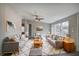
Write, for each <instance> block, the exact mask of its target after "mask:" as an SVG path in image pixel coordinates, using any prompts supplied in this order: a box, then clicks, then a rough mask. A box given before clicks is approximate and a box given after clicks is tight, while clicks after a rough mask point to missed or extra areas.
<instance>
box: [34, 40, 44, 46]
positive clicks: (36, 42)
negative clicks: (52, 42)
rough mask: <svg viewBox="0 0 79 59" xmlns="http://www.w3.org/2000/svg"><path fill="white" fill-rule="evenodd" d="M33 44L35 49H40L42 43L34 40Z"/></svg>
mask: <svg viewBox="0 0 79 59" xmlns="http://www.w3.org/2000/svg"><path fill="white" fill-rule="evenodd" d="M33 44H34V47H35V48H40V47H42V44H43V42H42V40H41V39H34V41H33Z"/></svg>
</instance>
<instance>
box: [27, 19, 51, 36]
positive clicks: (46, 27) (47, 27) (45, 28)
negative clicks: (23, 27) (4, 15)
mask: <svg viewBox="0 0 79 59" xmlns="http://www.w3.org/2000/svg"><path fill="white" fill-rule="evenodd" d="M25 24H32V35H33V34H34V33H37V31H36V27H38V26H42V27H43V31H40V34H41V35H46V34H47V33H48V32H50V24H48V23H43V22H37V21H32V20H26V23H25Z"/></svg>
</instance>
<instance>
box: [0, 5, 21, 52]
mask: <svg viewBox="0 0 79 59" xmlns="http://www.w3.org/2000/svg"><path fill="white" fill-rule="evenodd" d="M21 19H22V18H21V17H20V16H19V15H18V14H17V13H16V11H15V10H13V9H12V8H11V7H10V6H8V5H6V4H0V52H1V44H2V40H3V38H4V37H6V36H9V35H14V33H13V32H11V31H10V30H9V31H7V32H5V25H6V24H5V23H4V21H5V20H9V21H11V22H12V23H13V24H15V27H16V31H17V33H20V32H21Z"/></svg>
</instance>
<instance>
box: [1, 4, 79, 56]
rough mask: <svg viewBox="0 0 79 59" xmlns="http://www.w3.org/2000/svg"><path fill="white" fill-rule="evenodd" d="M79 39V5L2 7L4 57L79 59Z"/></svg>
mask: <svg viewBox="0 0 79 59" xmlns="http://www.w3.org/2000/svg"><path fill="white" fill-rule="evenodd" d="M66 36H67V37H69V38H70V39H69V38H65V37H66ZM78 38H79V4H78V3H69V4H68V3H66V4H64V3H63V4H62V3H55V4H54V3H50V4H49V3H46V4H44V3H41V4H40V3H36V4H32V3H29V4H27V3H19V4H18V3H11V4H8V3H6V4H4V3H3V4H0V55H3V56H6V55H10V56H12V55H13V56H63V55H64V56H66V55H67V56H76V55H77V56H78V55H79V52H78V51H79V43H78V42H79V39H78ZM6 39H7V40H9V39H11V40H9V41H8V42H6ZM65 39H66V40H67V39H68V40H67V43H65ZM56 42H58V43H56ZM63 42H64V44H63ZM68 43H69V44H68ZM11 46H12V47H13V48H12V47H11Z"/></svg>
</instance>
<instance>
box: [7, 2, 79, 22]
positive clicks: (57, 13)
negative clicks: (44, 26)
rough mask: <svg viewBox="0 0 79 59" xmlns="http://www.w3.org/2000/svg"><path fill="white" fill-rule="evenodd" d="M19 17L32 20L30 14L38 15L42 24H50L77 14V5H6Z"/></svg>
mask: <svg viewBox="0 0 79 59" xmlns="http://www.w3.org/2000/svg"><path fill="white" fill-rule="evenodd" d="M8 5H9V6H11V7H12V8H13V9H14V10H15V11H16V12H17V13H18V14H19V15H21V16H22V17H23V18H25V19H28V20H34V17H33V16H32V14H36V13H37V14H38V15H40V16H41V17H43V18H44V20H43V22H46V23H52V22H55V21H57V20H60V19H62V18H65V17H68V16H70V15H72V14H75V13H77V12H78V10H79V9H78V5H79V4H75V3H74V4H71V3H70V4H67V3H65V4H64V3H63V4H61V3H44V4H43V3H42V4H41V3H36V4H34V3H32V4H31V3H26V4H25V3H22V4H8Z"/></svg>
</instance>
